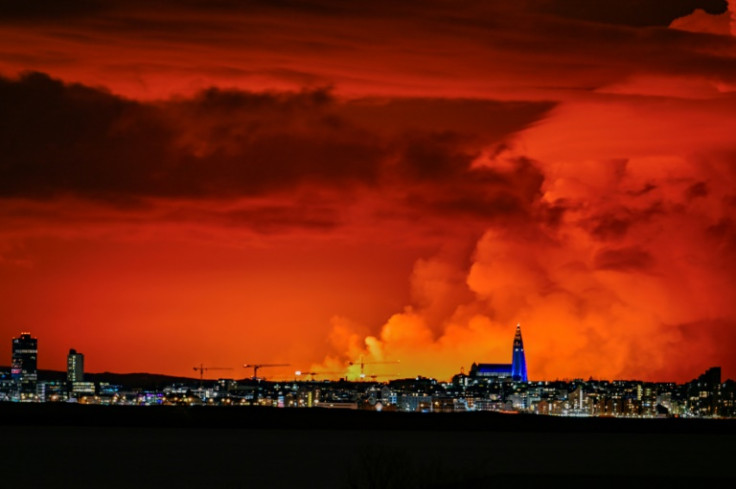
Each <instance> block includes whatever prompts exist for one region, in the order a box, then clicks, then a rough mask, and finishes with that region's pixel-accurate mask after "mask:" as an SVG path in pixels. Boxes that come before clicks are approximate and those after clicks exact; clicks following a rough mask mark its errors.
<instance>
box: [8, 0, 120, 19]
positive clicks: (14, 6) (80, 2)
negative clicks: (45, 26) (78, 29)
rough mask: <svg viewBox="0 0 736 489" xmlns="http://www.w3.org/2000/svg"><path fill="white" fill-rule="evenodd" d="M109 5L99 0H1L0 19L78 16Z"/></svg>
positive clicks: (95, 11)
mask: <svg viewBox="0 0 736 489" xmlns="http://www.w3.org/2000/svg"><path fill="white" fill-rule="evenodd" d="M109 6H111V4H109V3H107V2H104V1H101V0H3V1H2V2H0V21H2V20H13V21H18V20H32V19H50V20H53V19H59V18H68V17H79V16H84V15H89V14H95V13H99V12H101V11H103V10H106V9H107V8H108V7H109Z"/></svg>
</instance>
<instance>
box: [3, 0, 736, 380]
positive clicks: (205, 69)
mask: <svg viewBox="0 0 736 489" xmlns="http://www.w3.org/2000/svg"><path fill="white" fill-rule="evenodd" d="M512 3H513V5H511V4H512ZM512 3H511V2H500V1H499V2H495V1H493V2H480V1H463V2H456V1H452V2H450V1H443V0H434V1H423V2H419V1H416V2H413V1H410V2H402V3H401V5H397V2H389V1H382V0H378V1H373V2H350V3H349V4H345V2H339V1H337V0H322V1H320V0H306V1H284V2H266V1H247V2H235V1H220V2H206V1H199V0H189V1H181V2H174V1H173V0H157V1H145V2H144V1H142V0H141V1H135V0H115V1H105V2H103V1H97V0H86V1H80V2H61V3H60V2H53V1H50V0H49V1H37V2H32V3H29V2H5V3H3V4H2V6H0V75H1V78H0V155H2V156H1V157H0V316H1V317H2V321H0V329H1V330H2V332H3V334H4V336H5V340H4V341H2V342H0V359H3V360H2V361H0V364H8V363H9V359H10V339H11V337H13V336H15V335H17V334H18V333H19V332H20V331H31V332H32V333H33V334H34V335H35V336H37V337H38V338H39V350H40V351H39V366H40V368H47V369H63V368H64V365H65V355H66V352H67V351H68V349H69V348H75V349H77V350H78V351H81V352H83V353H84V354H85V355H86V359H85V363H86V368H87V370H89V371H105V370H107V371H117V372H132V371H149V372H159V373H168V374H175V375H192V374H193V372H192V367H193V366H194V365H198V364H200V363H204V364H206V365H211V366H219V367H232V368H233V372H232V374H231V376H234V377H241V376H245V375H246V374H247V373H248V372H247V371H245V370H244V369H243V368H242V365H243V364H244V363H290V364H291V367H289V368H284V369H281V370H272V371H262V373H264V374H266V375H267V376H271V377H273V378H286V377H289V376H292V375H293V374H292V372H293V371H294V370H297V369H300V370H303V371H307V370H318V371H330V372H344V373H347V374H349V375H351V376H354V375H355V374H356V373H357V369H356V367H348V363H349V362H351V361H352V362H356V361H359V360H360V358H361V357H362V358H364V360H365V361H366V362H387V361H399V362H400V363H394V364H383V365H370V364H369V365H366V370H367V373H369V374H377V375H382V374H393V375H399V376H414V375H427V376H434V377H437V378H440V379H448V378H449V377H450V376H452V375H453V374H455V373H457V372H459V370H460V368H461V367H464V368H465V369H467V368H468V367H469V366H470V364H471V363H472V362H474V361H475V362H506V361H510V357H511V342H512V338H513V331H514V326H515V324H516V323H517V322H521V324H522V330H523V334H524V340H525V346H526V352H527V362H528V366H529V373H530V378H532V379H555V378H572V377H586V378H587V377H589V376H593V377H597V378H642V379H648V380H668V381H669V380H675V381H687V380H689V379H691V378H693V377H695V376H697V375H698V374H699V373H701V372H702V371H704V370H705V369H706V368H708V367H710V366H713V365H721V366H722V367H723V369H724V375H725V376H728V377H732V378H733V377H734V376H736V355H734V354H733V353H734V350H735V349H736V278H735V277H736V138H735V137H734V134H736V116H735V115H734V114H736V39H735V38H734V35H736V20H735V19H734V17H733V16H732V12H734V11H735V10H736V9H734V8H733V7H728V5H727V4H726V2H725V1H722V0H704V1H697V0H676V1H672V2H660V1H655V0H638V1H634V0H619V1H613V0H611V1H606V2H592V3H591V2H587V1H582V0H524V1H519V2H512ZM662 4H666V5H662ZM728 9H730V11H729V10H728ZM213 375H214V372H213Z"/></svg>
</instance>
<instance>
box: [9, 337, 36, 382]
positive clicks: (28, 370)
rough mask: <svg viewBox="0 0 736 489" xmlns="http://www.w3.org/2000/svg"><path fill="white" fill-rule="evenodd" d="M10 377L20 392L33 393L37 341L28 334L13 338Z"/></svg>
mask: <svg viewBox="0 0 736 489" xmlns="http://www.w3.org/2000/svg"><path fill="white" fill-rule="evenodd" d="M11 375H12V377H13V380H15V381H16V383H17V384H19V385H20V388H21V390H22V391H24V392H33V393H35V390H36V382H37V381H38V339H36V338H34V337H32V336H31V334H30V333H21V334H20V336H19V337H18V338H13V359H12V367H11Z"/></svg>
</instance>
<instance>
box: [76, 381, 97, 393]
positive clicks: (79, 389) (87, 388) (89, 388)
mask: <svg viewBox="0 0 736 489" xmlns="http://www.w3.org/2000/svg"><path fill="white" fill-rule="evenodd" d="M72 392H73V393H74V395H76V396H94V395H95V383H94V382H74V383H73V384H72Z"/></svg>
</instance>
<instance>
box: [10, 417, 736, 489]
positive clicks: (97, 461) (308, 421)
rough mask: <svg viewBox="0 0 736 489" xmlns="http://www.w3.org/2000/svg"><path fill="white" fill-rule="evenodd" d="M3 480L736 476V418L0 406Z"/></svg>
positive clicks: (97, 483) (470, 480)
mask: <svg viewBox="0 0 736 489" xmlns="http://www.w3.org/2000/svg"><path fill="white" fill-rule="evenodd" d="M0 443H1V445H0V446H1V447H2V448H1V449H0V487H8V488H10V487H103V488H104V487H112V488H117V487H159V488H168V487H182V488H188V487H207V488H209V487H228V488H229V487H243V488H245V487H248V488H251V487H262V488H297V487H299V488H328V489H329V488H351V487H352V488H394V487H395V488H399V487H400V488H438V489H439V488H460V487H473V488H486V487H487V488H491V487H493V488H496V487H503V486H506V485H509V484H513V487H515V488H525V487H530V488H531V487H535V488H538V487H556V486H562V487H575V486H578V485H580V484H582V485H584V486H586V487H595V488H596V489H601V488H613V487H616V488H620V487H627V488H632V487H642V488H643V487H647V488H652V487H668V488H679V487H682V488H685V487H688V488H693V487H707V486H708V485H711V484H724V485H725V484H728V485H729V486H730V485H732V483H733V482H736V479H734V476H735V475H736V474H735V473H734V471H733V470H734V469H733V468H732V467H733V460H734V455H736V427H735V425H734V423H733V422H731V421H710V422H709V421H705V420H696V421H695V422H688V420H614V419H609V420H596V419H560V418H543V417H537V416H519V415H497V414H492V413H467V414H446V415H437V414H401V413H368V412H346V411H328V410H318V409H311V410H306V409H302V410H283V409H281V410H276V409H258V408H256V409H253V408H229V409H228V408H159V407H148V408H146V407H140V408H115V407H98V406H74V405H56V406H55V405H18V404H15V405H8V404H6V405H0Z"/></svg>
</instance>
